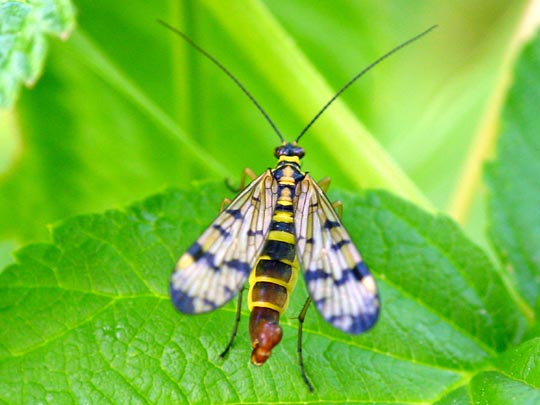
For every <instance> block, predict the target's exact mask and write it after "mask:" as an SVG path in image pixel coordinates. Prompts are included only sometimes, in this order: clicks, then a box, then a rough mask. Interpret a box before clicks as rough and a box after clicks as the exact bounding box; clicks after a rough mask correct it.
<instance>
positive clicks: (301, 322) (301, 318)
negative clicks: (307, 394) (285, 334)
mask: <svg viewBox="0 0 540 405" xmlns="http://www.w3.org/2000/svg"><path fill="white" fill-rule="evenodd" d="M309 304H311V298H310V297H308V298H307V300H306V302H305V304H304V306H303V307H302V311H300V315H298V347H297V352H298V364H299V365H300V372H301V373H302V378H303V379H304V382H305V383H306V385H307V386H308V389H309V390H310V391H311V392H313V385H311V382H310V381H309V378H308V377H307V375H306V369H305V368H304V358H303V356H302V327H303V325H304V319H305V318H306V313H307V310H308V308H309Z"/></svg>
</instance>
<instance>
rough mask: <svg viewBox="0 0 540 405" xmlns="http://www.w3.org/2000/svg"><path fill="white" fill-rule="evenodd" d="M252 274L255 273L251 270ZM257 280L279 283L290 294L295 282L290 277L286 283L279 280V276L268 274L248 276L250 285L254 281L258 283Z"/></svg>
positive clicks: (253, 283)
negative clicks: (269, 275)
mask: <svg viewBox="0 0 540 405" xmlns="http://www.w3.org/2000/svg"><path fill="white" fill-rule="evenodd" d="M253 274H255V272H253ZM258 282H263V283H272V284H277V285H280V286H282V287H283V288H285V289H286V290H287V293H289V294H290V293H291V292H292V290H293V288H294V284H295V282H296V280H294V279H293V278H292V277H291V279H290V280H289V282H288V283H287V282H286V281H283V280H280V279H279V278H274V277H268V276H257V277H250V278H249V283H250V284H251V285H255V283H258Z"/></svg>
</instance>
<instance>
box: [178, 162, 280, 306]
mask: <svg viewBox="0 0 540 405" xmlns="http://www.w3.org/2000/svg"><path fill="white" fill-rule="evenodd" d="M276 192H277V182H276V181H275V180H274V178H273V177H272V173H271V171H270V170H268V171H266V172H265V173H263V174H262V175H260V176H259V177H258V178H257V179H255V180H254V181H252V182H251V183H250V184H249V185H248V186H247V187H246V188H245V189H244V190H243V191H242V192H241V193H240V194H239V195H238V196H237V197H236V198H235V199H234V200H233V201H232V202H231V203H230V204H229V205H228V206H227V208H226V209H225V210H224V211H222V212H221V213H220V214H219V216H218V217H217V218H216V220H215V221H214V222H212V224H211V225H210V226H209V227H208V228H207V229H206V230H205V231H204V233H203V234H202V235H201V236H200V237H199V239H197V241H196V242H195V243H194V244H193V245H192V246H191V247H190V248H189V249H188V251H187V252H186V253H184V254H183V255H182V256H181V257H180V259H179V260H178V262H177V263H176V268H175V271H174V273H173V274H172V278H171V299H172V302H173V303H174V305H175V306H176V308H177V309H178V310H179V311H181V312H184V313H187V314H198V313H202V312H208V311H212V310H214V309H216V308H218V307H220V306H222V305H224V304H225V303H227V302H228V301H229V300H230V299H231V298H232V297H233V296H234V295H235V294H236V293H237V292H238V290H239V289H240V288H242V286H243V285H244V283H245V282H246V279H247V277H248V275H249V273H250V272H251V268H252V267H253V265H254V264H255V260H256V259H257V256H258V255H259V253H260V251H261V249H262V246H263V242H264V241H265V240H266V238H267V236H268V228H269V226H270V221H271V219H272V213H273V211H274V207H275V205H276Z"/></svg>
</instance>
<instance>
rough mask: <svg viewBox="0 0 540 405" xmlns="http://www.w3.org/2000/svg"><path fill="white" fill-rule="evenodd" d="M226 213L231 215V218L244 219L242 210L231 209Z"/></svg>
mask: <svg viewBox="0 0 540 405" xmlns="http://www.w3.org/2000/svg"><path fill="white" fill-rule="evenodd" d="M225 212H226V213H227V214H229V215H230V216H231V217H233V218H234V219H243V218H244V216H243V215H242V212H240V209H238V208H237V209H232V208H229V209H227V210H225Z"/></svg>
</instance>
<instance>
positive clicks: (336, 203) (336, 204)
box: [332, 200, 343, 219]
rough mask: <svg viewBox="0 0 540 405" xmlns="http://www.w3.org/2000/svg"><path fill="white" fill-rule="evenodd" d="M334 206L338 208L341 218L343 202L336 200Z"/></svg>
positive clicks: (337, 211)
mask: <svg viewBox="0 0 540 405" xmlns="http://www.w3.org/2000/svg"><path fill="white" fill-rule="evenodd" d="M332 207H334V209H335V210H336V213H337V214H338V217H339V219H341V217H342V216H343V203H342V202H341V201H339V200H338V201H334V202H333V203H332Z"/></svg>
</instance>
